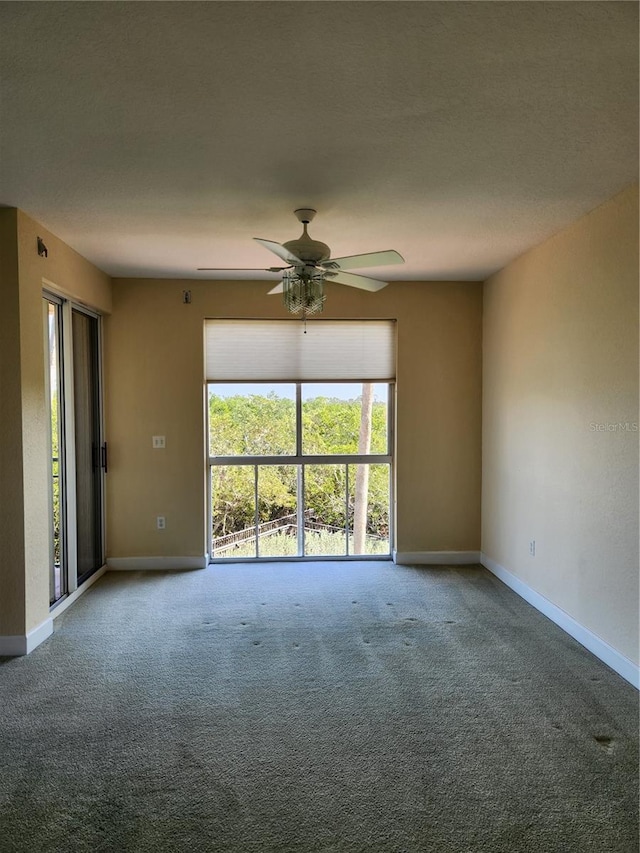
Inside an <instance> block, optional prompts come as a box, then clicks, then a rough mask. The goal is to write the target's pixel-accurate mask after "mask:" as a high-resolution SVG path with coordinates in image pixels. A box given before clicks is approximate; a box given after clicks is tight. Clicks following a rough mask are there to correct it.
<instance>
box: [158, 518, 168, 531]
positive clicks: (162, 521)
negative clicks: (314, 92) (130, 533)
mask: <svg viewBox="0 0 640 853" xmlns="http://www.w3.org/2000/svg"><path fill="white" fill-rule="evenodd" d="M166 526H167V520H166V519H165V517H164V515H159V516H158V517H157V518H156V527H157V528H158V530H164V529H165V527H166Z"/></svg>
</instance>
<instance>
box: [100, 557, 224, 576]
mask: <svg viewBox="0 0 640 853" xmlns="http://www.w3.org/2000/svg"><path fill="white" fill-rule="evenodd" d="M208 564H209V557H208V556H207V555H206V554H203V556H202V557H109V558H108V559H107V569H109V571H116V572H139V571H153V570H157V569H161V570H168V569H206V567H207V565H208Z"/></svg>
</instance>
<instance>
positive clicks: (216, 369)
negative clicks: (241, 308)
mask: <svg viewBox="0 0 640 853" xmlns="http://www.w3.org/2000/svg"><path fill="white" fill-rule="evenodd" d="M305 328H306V334H305ZM395 328H396V324H395V321H394V320H313V321H310V322H308V323H306V324H305V323H303V322H301V321H300V320H206V321H205V348H206V350H205V370H206V379H207V381H208V382H256V381H266V382H305V381H306V382H312V381H314V380H327V381H334V382H340V381H362V380H366V381H374V380H377V381H379V382H384V381H390V380H393V379H395V373H396V335H395Z"/></svg>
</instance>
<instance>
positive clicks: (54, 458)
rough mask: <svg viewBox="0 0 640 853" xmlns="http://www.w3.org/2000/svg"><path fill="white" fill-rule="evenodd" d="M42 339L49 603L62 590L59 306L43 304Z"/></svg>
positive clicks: (59, 594) (56, 597) (56, 598)
mask: <svg viewBox="0 0 640 853" xmlns="http://www.w3.org/2000/svg"><path fill="white" fill-rule="evenodd" d="M45 312H46V324H47V326H46V337H47V341H48V368H49V370H48V391H49V400H48V403H49V414H50V419H51V496H52V501H51V511H52V517H51V538H52V542H51V548H50V552H51V558H50V562H51V566H50V572H51V574H50V584H49V592H50V596H49V598H50V603H51V604H53V602H54V601H57V600H58V599H59V598H61V597H62V596H63V595H64V594H65V592H66V591H67V590H66V583H65V577H64V572H63V570H62V529H63V528H62V506H63V505H62V464H61V454H62V393H61V391H62V387H61V380H62V376H61V370H60V364H61V362H60V306H59V305H57V304H55V303H52V302H48V301H47V300H45Z"/></svg>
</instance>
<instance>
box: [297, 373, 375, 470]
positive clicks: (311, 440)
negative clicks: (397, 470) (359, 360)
mask: <svg viewBox="0 0 640 853" xmlns="http://www.w3.org/2000/svg"><path fill="white" fill-rule="evenodd" d="M388 389H389V386H388V384H387V383H386V382H380V383H371V382H365V383H344V382H334V383H331V384H327V383H305V384H303V386H302V452H303V453H304V454H308V455H312V456H318V455H329V454H345V453H351V454H361V455H364V454H369V453H380V454H386V453H388V449H387V443H388V442H387V400H388Z"/></svg>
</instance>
